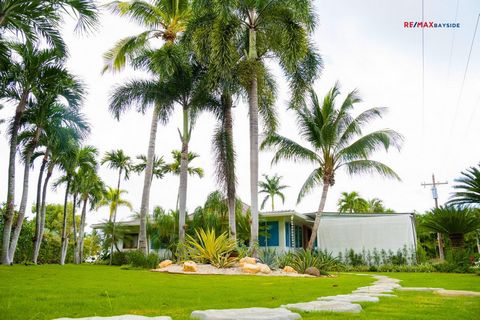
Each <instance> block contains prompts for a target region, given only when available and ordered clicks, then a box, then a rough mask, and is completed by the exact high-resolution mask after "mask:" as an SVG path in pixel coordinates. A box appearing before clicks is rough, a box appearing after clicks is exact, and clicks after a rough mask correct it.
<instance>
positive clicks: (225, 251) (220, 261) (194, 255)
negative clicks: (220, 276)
mask: <svg viewBox="0 0 480 320" xmlns="http://www.w3.org/2000/svg"><path fill="white" fill-rule="evenodd" d="M195 234H196V237H195V238H194V237H192V236H190V235H187V239H186V244H187V250H188V255H189V256H190V258H191V259H192V260H193V261H195V262H199V263H209V264H211V265H213V266H215V267H217V268H228V267H231V266H233V264H234V263H235V262H236V260H237V259H236V258H234V257H232V253H233V252H234V251H235V249H236V247H237V244H236V242H235V240H233V239H230V238H229V237H228V234H227V233H226V232H224V233H222V234H221V235H219V236H217V235H216V234H215V231H214V230H207V231H205V230H203V229H199V230H198V229H197V230H195Z"/></svg>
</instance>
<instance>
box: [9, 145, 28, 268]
mask: <svg viewBox="0 0 480 320" xmlns="http://www.w3.org/2000/svg"><path fill="white" fill-rule="evenodd" d="M31 159H32V151H27V154H26V156H25V166H24V171H23V190H22V198H21V200H20V208H19V210H18V217H17V223H16V224H15V229H14V230H13V235H12V240H11V241H10V249H9V260H10V262H12V263H13V258H14V256H15V251H16V249H17V243H18V238H19V237H20V232H21V231H22V225H23V220H24V219H25V209H26V207H27V198H28V183H29V177H30V161H31Z"/></svg>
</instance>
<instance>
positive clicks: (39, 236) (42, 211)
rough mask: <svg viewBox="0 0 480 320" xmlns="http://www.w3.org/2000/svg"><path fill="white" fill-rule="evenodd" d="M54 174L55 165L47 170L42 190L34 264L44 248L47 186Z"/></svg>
mask: <svg viewBox="0 0 480 320" xmlns="http://www.w3.org/2000/svg"><path fill="white" fill-rule="evenodd" d="M52 172H53V165H49V166H48V170H47V176H46V177H45V182H44V183H43V190H42V205H41V207H40V224H39V228H38V234H37V236H36V238H35V247H34V250H33V259H32V260H33V263H35V264H37V262H38V255H39V253H40V247H41V246H42V240H43V230H44V228H45V215H46V211H47V204H46V199H47V190H48V189H47V186H48V181H49V180H50V178H51V176H52Z"/></svg>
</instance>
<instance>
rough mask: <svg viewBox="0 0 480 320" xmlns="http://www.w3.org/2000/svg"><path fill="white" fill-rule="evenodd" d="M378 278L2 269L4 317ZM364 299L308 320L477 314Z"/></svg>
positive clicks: (223, 297) (470, 303) (290, 295)
mask: <svg viewBox="0 0 480 320" xmlns="http://www.w3.org/2000/svg"><path fill="white" fill-rule="evenodd" d="M387 275H389V276H391V277H393V278H398V279H402V280H403V281H402V285H404V286H435V287H437V286H438V287H444V288H449V289H465V290H478V291H480V277H478V276H474V275H454V274H407V273H390V274H387ZM371 282H373V279H372V278H370V277H366V276H357V275H354V274H340V275H339V276H338V277H337V278H319V279H314V278H287V277H256V276H194V275H171V274H163V273H153V272H149V271H144V270H122V269H120V268H118V267H107V266H88V265H84V266H73V265H66V266H57V265H45V266H28V267H26V266H13V267H0V319H52V318H56V317H61V316H69V317H81V316H92V315H101V316H107V315H116V314H125V313H130V314H142V315H149V316H153V315H169V316H171V317H172V318H173V319H174V320H176V319H188V318H189V315H190V313H191V311H193V310H198V309H211V308H241V307H253V306H263V307H278V306H280V305H281V304H284V303H293V302H301V301H311V300H314V299H316V298H317V297H319V296H322V295H334V294H339V293H349V292H351V291H352V290H354V289H356V288H357V287H360V286H364V285H368V284H370V283H371ZM397 294H398V298H382V300H381V302H380V303H377V304H373V303H371V304H362V305H363V307H364V311H363V312H362V313H360V314H354V315H350V314H331V313H321V314H319V313H311V314H302V316H303V317H304V319H320V318H321V319H336V318H338V319H478V315H479V314H480V299H479V298H447V297H440V296H436V295H434V294H432V293H411V292H398V293H397Z"/></svg>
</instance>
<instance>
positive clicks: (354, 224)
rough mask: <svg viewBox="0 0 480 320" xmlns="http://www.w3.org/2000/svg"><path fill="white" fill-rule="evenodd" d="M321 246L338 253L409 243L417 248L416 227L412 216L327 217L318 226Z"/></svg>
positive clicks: (400, 247)
mask: <svg viewBox="0 0 480 320" xmlns="http://www.w3.org/2000/svg"><path fill="white" fill-rule="evenodd" d="M318 239H319V242H318V243H319V249H320V250H326V251H328V252H331V253H332V254H334V255H337V254H338V253H339V252H341V253H343V252H345V250H350V249H353V250H354V251H355V252H361V251H362V250H364V249H365V250H366V251H368V250H370V251H373V249H375V248H376V249H377V250H382V249H384V250H385V251H388V250H392V251H394V252H396V251H397V250H398V249H402V248H404V246H406V247H407V248H408V249H412V248H415V247H416V241H415V227H414V224H413V221H412V216H411V215H408V214H402V215H394V214H392V215H385V216H384V215H381V216H380V215H379V216H360V214H359V216H355V217H345V216H338V217H329V216H324V217H323V218H322V220H321V222H320V227H319V229H318Z"/></svg>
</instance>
